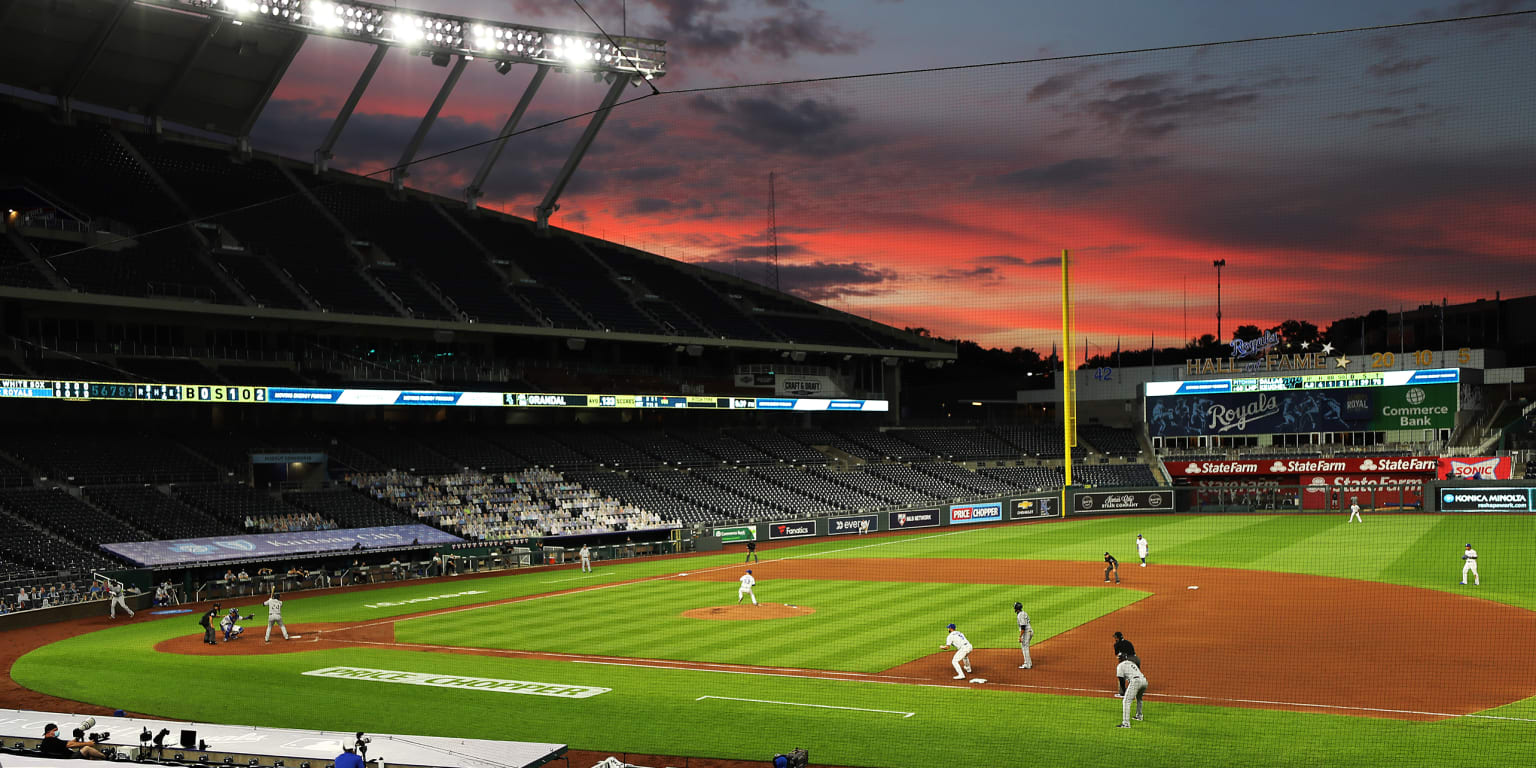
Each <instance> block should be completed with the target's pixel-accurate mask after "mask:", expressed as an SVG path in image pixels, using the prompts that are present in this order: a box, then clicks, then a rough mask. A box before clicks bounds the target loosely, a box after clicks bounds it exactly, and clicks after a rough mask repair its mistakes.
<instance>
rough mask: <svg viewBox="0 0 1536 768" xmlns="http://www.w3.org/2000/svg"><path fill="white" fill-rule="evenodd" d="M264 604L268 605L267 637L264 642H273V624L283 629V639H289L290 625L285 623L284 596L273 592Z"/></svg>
mask: <svg viewBox="0 0 1536 768" xmlns="http://www.w3.org/2000/svg"><path fill="white" fill-rule="evenodd" d="M262 605H265V606H266V607H267V637H266V639H265V640H263V641H262V642H266V643H270V642H272V625H273V624H276V625H277V628H278V629H281V630H282V631H283V639H284V640H287V639H288V625H287V624H284V623H283V596H282V595H279V594H278V593H276V592H273V593H272V596H271V597H270V598H267V601H266V602H264V603H262Z"/></svg>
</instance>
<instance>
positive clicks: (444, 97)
mask: <svg viewBox="0 0 1536 768" xmlns="http://www.w3.org/2000/svg"><path fill="white" fill-rule="evenodd" d="M468 62H469V59H467V58H465V57H463V56H460V57H458V60H457V61H455V62H454V63H453V68H452V69H450V70H448V77H447V78H446V79H444V80H443V87H441V88H439V89H437V98H435V99H433V100H432V106H431V107H429V108H428V109H427V114H425V115H423V116H422V118H421V123H420V124H418V125H417V126H416V135H414V136H412V137H411V142H410V143H409V144H406V145H405V151H404V152H402V153H400V162H398V163H396V164H395V167H394V169H393V170H391V171H390V172H389V178H390V182H391V183H393V184H394V185H395V191H396V192H399V191H400V190H402V189H404V188H405V177H406V176H408V175H410V174H409V173H407V172H406V168H408V167H410V164H411V161H412V160H415V159H416V151H417V150H419V149H421V143H422V142H423V141H425V140H426V138H427V131H430V130H432V124H433V123H435V122H437V114H438V113H439V112H441V111H443V105H444V104H447V103H448V94H450V93H453V87H454V86H456V85H458V84H459V75H462V74H464V65H465V64H467V63H468Z"/></svg>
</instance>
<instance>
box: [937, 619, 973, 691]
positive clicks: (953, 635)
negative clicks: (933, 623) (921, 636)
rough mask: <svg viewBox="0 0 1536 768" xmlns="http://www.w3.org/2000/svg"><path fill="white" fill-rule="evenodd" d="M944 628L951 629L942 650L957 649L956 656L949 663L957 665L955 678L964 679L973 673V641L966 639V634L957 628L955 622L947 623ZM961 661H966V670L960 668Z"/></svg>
mask: <svg viewBox="0 0 1536 768" xmlns="http://www.w3.org/2000/svg"><path fill="white" fill-rule="evenodd" d="M944 628H945V629H947V630H949V636H948V637H946V638H944V645H943V646H941V647H940V650H944V651H947V650H949V649H950V648H954V649H955V657H954V658H953V659H950V660H949V663H950V664H953V665H954V667H955V679H956V680H964V679H965V676H966V675H969V674H970V673H971V641H969V640H967V639H965V634H964V633H962V632H961V631H960V630H958V629H955V625H953V624H949V625H946V626H945V627H944ZM961 662H964V663H965V670H964V671H961V669H960V664H961Z"/></svg>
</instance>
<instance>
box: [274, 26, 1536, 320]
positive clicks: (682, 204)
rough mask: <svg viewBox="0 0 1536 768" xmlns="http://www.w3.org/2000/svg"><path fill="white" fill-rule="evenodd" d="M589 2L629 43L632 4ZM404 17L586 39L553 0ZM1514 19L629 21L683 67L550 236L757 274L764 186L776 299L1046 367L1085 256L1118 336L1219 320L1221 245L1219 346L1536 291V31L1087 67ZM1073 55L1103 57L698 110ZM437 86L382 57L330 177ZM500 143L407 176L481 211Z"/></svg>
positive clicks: (451, 117) (327, 100) (282, 140)
mask: <svg viewBox="0 0 1536 768" xmlns="http://www.w3.org/2000/svg"><path fill="white" fill-rule="evenodd" d="M584 5H586V7H587V9H588V10H589V11H591V12H592V14H593V15H594V17H596V19H597V21H598V22H599V23H600V24H602V25H603V26H604V28H605V29H607V30H608V31H609V32H610V33H614V34H617V33H619V32H620V31H621V26H622V24H623V22H622V21H621V0H585V2H584ZM402 6H406V7H413V8H423V9H431V10H442V11H450V12H454V13H461V14H464V15H470V16H478V17H484V18H489V19H496V20H506V21H520V22H523V23H531V24H536V25H541V26H548V27H560V28H569V29H574V30H591V29H592V25H591V23H590V22H588V21H587V20H586V18H585V17H584V16H582V14H581V12H580V11H579V10H578V9H577V8H576V6H575V5H574V3H571V2H568V1H562V0H540V1H539V2H534V1H533V0H523V1H522V2H505V1H500V2H492V1H490V0H437V1H436V2H428V1H427V0H411V1H410V2H402ZM1513 10H1536V0H1532V1H1531V2H1522V1H1519V0H1489V1H1487V2H1444V3H1440V4H1434V3H1430V2H1420V0H1355V1H1353V2H1347V3H1339V2H1318V1H1314V0H1298V1H1297V2H1289V3H1273V2H1252V1H1249V0H1241V1H1237V0H1228V1H1227V2H1221V1H1220V0H1184V1H1182V2H1171V1H1169V0H1084V1H1080V2H1075V3H1044V2H983V1H982V0H946V2H943V3H939V2H929V0H905V1H901V0H838V1H837V2H824V3H816V2H809V0H735V1H731V2H727V1H725V0H629V1H628V2H627V12H628V32H629V33H630V34H635V35H646V36H651V37H658V38H663V39H666V40H667V41H668V50H669V62H670V74H668V75H667V76H666V77H664V78H662V79H660V80H657V81H656V85H657V86H658V87H659V88H660V89H661V90H662V91H663V93H662V94H661V95H656V96H650V97H647V98H642V99H639V100H638V101H635V102H634V103H631V104H627V105H624V106H622V107H620V108H618V109H617V110H615V112H614V113H613V115H612V117H611V118H610V120H609V121H608V124H607V126H606V128H605V129H604V131H603V133H602V134H601V135H600V136H599V138H598V141H597V144H596V145H595V146H594V148H593V151H592V152H591V153H590V154H589V155H588V156H587V158H586V160H585V161H584V162H583V164H582V167H581V169H580V171H578V174H577V176H576V178H575V179H574V180H573V182H572V184H571V186H570V187H569V188H568V190H567V192H566V194H565V196H564V197H563V198H562V201H561V210H560V211H559V212H558V213H557V214H556V216H555V217H554V219H553V223H554V224H555V225H557V226H562V227H566V228H570V229H574V230H577V231H582V232H586V233H588V234H592V235H596V236H600V237H605V238H607V239H610V240H614V241H618V242H622V243H625V244H629V245H636V246H639V247H642V248H646V249H648V250H651V251H653V252H656V253H661V254H664V255H667V256H669V257H672V258H676V259H681V260H684V261H689V262H693V263H701V264H706V265H708V266H712V267H714V268H716V269H719V270H721V271H724V272H727V273H733V274H739V275H741V276H743V277H746V278H749V279H754V280H758V281H764V280H766V279H767V275H768V270H767V269H766V267H765V265H764V263H763V261H762V259H763V253H764V243H765V239H764V232H765V226H766V205H767V195H768V174H769V172H774V173H775V174H776V178H777V201H778V225H779V253H780V265H779V276H778V279H779V284H780V285H781V286H782V287H783V288H785V289H786V290H791V291H793V292H795V293H797V294H799V295H802V296H805V297H807V298H810V299H814V300H816V301H820V302H823V303H825V304H827V305H828V306H832V307H835V308H837V309H842V310H846V311H850V312H855V313H858V314H860V315H865V316H869V317H873V318H874V319H876V320H879V321H882V322H887V323H891V324H893V325H898V326H924V327H927V328H930V329H932V330H933V331H934V332H936V333H939V334H942V335H945V336H950V337H960V338H967V339H972V340H976V341H978V342H981V343H983V344H986V345H989V346H1003V347H1011V346H1014V345H1022V346H1026V347H1035V348H1038V349H1042V350H1043V349H1047V348H1049V346H1050V344H1051V340H1052V337H1053V336H1054V335H1055V334H1056V333H1057V332H1058V331H1057V329H1058V326H1059V320H1060V317H1059V308H1058V304H1057V297H1058V281H1059V272H1058V269H1057V266H1058V262H1057V254H1058V253H1059V252H1060V249H1062V248H1070V249H1071V250H1072V251H1073V253H1074V257H1075V260H1076V263H1077V265H1078V269H1077V272H1076V275H1075V282H1076V288H1075V290H1076V293H1077V295H1078V297H1079V299H1080V303H1079V306H1078V311H1077V322H1078V326H1079V328H1080V330H1081V331H1082V333H1083V334H1084V336H1085V338H1086V340H1087V341H1088V342H1089V343H1091V344H1095V345H1098V346H1100V347H1101V348H1112V347H1113V346H1114V344H1115V343H1116V340H1117V339H1119V340H1123V343H1124V344H1125V346H1126V347H1127V348H1131V347H1144V346H1146V344H1147V343H1148V341H1149V340H1150V338H1151V337H1152V335H1153V334H1156V336H1157V340H1158V342H1159V344H1160V345H1167V344H1176V343H1178V342H1179V340H1180V339H1183V338H1187V337H1189V336H1195V335H1198V334H1201V333H1211V332H1214V331H1215V271H1214V269H1213V268H1212V266H1211V261H1212V260H1213V259H1218V258H1224V259H1226V260H1227V262H1228V266H1227V267H1226V269H1225V270H1224V272H1223V281H1222V282H1223V286H1222V292H1223V312H1224V315H1225V320H1224V323H1223V326H1224V329H1225V330H1226V331H1227V333H1228V335H1230V330H1231V329H1232V328H1234V327H1236V326H1237V325H1238V324H1241V323H1255V324H1259V325H1262V326H1269V325H1274V324H1277V323H1278V322H1279V321H1281V320H1283V319H1286V318H1289V317H1296V318H1303V319H1311V320H1315V321H1319V322H1326V321H1327V320H1330V319H1333V318H1335V317H1339V316H1343V315H1348V314H1358V313H1361V312H1365V311H1368V310H1370V309H1374V308H1387V309H1390V310H1394V311H1395V310H1396V309H1397V308H1398V307H1399V306H1406V307H1407V308H1410V309H1411V308H1414V307H1417V306H1418V305H1420V304H1425V303H1430V302H1438V301H1439V300H1440V299H1441V298H1442V297H1444V298H1448V299H1449V300H1450V301H1452V302H1456V301H1465V300H1473V299H1476V298H1478V297H1485V296H1486V297H1490V298H1491V297H1492V296H1493V294H1494V291H1496V290H1498V291H1502V292H1503V295H1504V296H1517V295H1527V294H1531V293H1536V131H1532V130H1531V128H1530V126H1532V125H1536V78H1532V77H1531V73H1532V72H1533V71H1536V14H1533V15H1529V16H1517V17H1512V18H1502V19H1492V20H1484V21H1474V22H1458V23H1453V24H1439V25H1428V26H1418V27H1410V28H1401V29H1395V30H1387V31H1373V32H1363V33H1348V34H1341V35H1329V36H1314V37H1306V38H1298V39H1288V40H1280V41H1267V42H1253V43H1243V44H1238V45H1221V46H1203V47H1198V48H1184V49H1178V50H1167V51H1155V52H1146V53H1127V54H1113V55H1103V56H1083V55H1086V54H1101V53H1111V54H1112V53H1113V52H1115V51H1121V50H1129V49H1147V48H1158V47H1164V46H1181V45H1189V44H1197V43H1209V42H1215V41H1224V40H1231V39H1237V38H1251V37H1261V36H1273V35H1284V34H1293V33H1303V32H1315V31H1325V30H1335V29H1344V28H1353V27H1361V26H1371V25H1381V24H1395V23H1402V22H1412V21H1422V20H1429V19H1443V18H1451V17H1456V16H1463V15H1476V14H1484V13H1496V12H1505V11H1513ZM369 52H370V51H369V50H368V48H367V47H366V46H361V45H357V44H352V43H346V42H339V41H327V40H311V41H310V42H309V43H307V44H306V46H305V48H304V50H303V51H302V52H301V53H300V54H299V56H298V58H297V59H296V60H295V62H294V65H293V68H292V70H291V71H290V72H289V74H288V76H287V78H286V79H285V80H284V82H283V83H282V85H281V86H280V87H279V89H278V91H277V93H276V94H275V95H274V97H273V100H272V102H271V104H270V105H269V107H268V109H267V112H266V113H265V114H264V116H263V118H262V120H261V122H260V124H259V125H258V127H257V130H256V140H257V142H258V146H260V147H261V148H263V149H266V150H269V151H274V152H278V153H280V154H285V155H290V156H294V157H300V158H308V157H309V156H310V154H311V152H312V150H313V148H314V147H315V146H316V145H317V144H318V143H319V139H320V137H321V136H322V135H323V134H324V132H325V130H326V128H327V127H328V125H329V121H330V120H331V118H332V117H333V116H334V115H335V113H336V110H337V108H338V107H339V105H340V103H341V101H342V100H343V99H344V98H345V96H346V94H347V91H348V89H349V88H350V86H351V83H352V81H353V80H354V79H355V78H356V76H357V74H358V72H359V71H360V70H361V68H362V66H363V64H364V63H365V62H366V60H367V57H368V54H369ZM1070 56H1083V57H1081V58H1068V59H1060V60H1053V61H1039V62H1035V63H1022V64H1008V65H1000V66H986V67H974V68H966V69H957V70H949V71H941V72H929V73H921V74H905V75H893V76H882V77H868V78H856V79H844V80H833V81H829V82H821V83H812V84H794V85H783V86H766V87H742V88H735V89H726V90H695V89H710V88H713V87H716V86H725V85H742V84H753V83H761V82H767V81H782V80H791V79H797V78H822V77H832V76H844V75H859V74H865V73H876V72H883V71H890V70H910V69H919V68H934V67H958V66H965V65H975V64H988V63H992V62H1000V61H1021V60H1030V59H1045V58H1056V57H1070ZM532 71H533V70H532V68H531V67H519V68H516V69H514V70H513V71H512V73H510V74H509V75H507V76H505V77H503V76H498V75H497V74H496V73H495V72H493V71H492V70H491V68H490V66H489V65H488V64H484V65H482V64H481V63H480V62H475V63H473V64H472V65H471V66H470V67H469V69H468V70H467V71H466V73H465V75H464V77H463V79H462V80H461V81H460V83H459V86H458V89H457V90H456V91H455V93H454V95H453V97H452V98H451V99H450V101H449V102H448V105H447V107H446V109H445V110H444V117H443V118H442V119H440V120H439V122H438V123H437V125H436V126H435V127H434V128H433V131H432V133H431V134H430V136H429V138H428V140H427V145H426V147H425V148H424V150H423V154H431V153H435V152H440V151H444V150H449V149H452V148H455V147H459V146H463V145H466V144H470V143H473V142H478V141H483V140H485V139H487V138H490V137H491V136H493V135H494V134H495V133H496V131H497V130H499V129H500V127H501V124H502V121H503V120H504V119H505V118H506V115H507V113H508V112H509V111H510V109H511V107H512V106H513V104H514V103H515V101H516V99H517V97H518V96H519V94H520V93H521V90H522V87H523V85H524V84H525V83H526V82H527V79H528V77H529V76H530V75H531V74H532ZM446 73H447V70H445V69H442V68H438V67H433V66H432V65H431V64H430V63H429V62H427V60H426V59H423V58H421V57H416V56H409V55H405V54H404V53H403V52H402V51H398V50H397V51H393V52H392V53H391V54H390V55H389V57H388V58H387V59H386V62H385V65H384V67H383V68H382V69H381V71H380V74H379V76H378V77H377V78H376V79H375V81H374V85H373V87H372V88H371V89H370V91H369V92H368V94H367V95H366V96H365V98H364V100H363V102H362V103H361V105H360V107H359V110H358V113H357V114H356V115H355V116H354V118H353V120H352V122H351V123H350V124H349V125H348V127H347V130H346V132H345V134H344V135H343V136H342V139H341V143H340V146H339V147H338V149H337V162H336V165H337V166H338V167H341V168H345V169H348V170H354V171H360V172H370V171H375V170H377V169H379V168H383V167H387V166H389V165H392V164H393V163H394V162H395V161H396V159H397V158H398V157H399V154H400V150H401V147H402V146H403V145H404V144H405V142H406V140H407V139H408V138H409V135H410V133H411V131H412V130H413V129H414V127H415V124H416V120H417V117H418V116H419V115H420V114H421V113H422V112H423V111H425V109H426V107H427V105H428V103H429V102H430V101H431V99H432V97H433V95H434V94H435V92H436V90H437V88H438V86H439V84H440V83H441V81H442V78H443V77H444V76H445V75H446ZM604 88H605V86H603V85H601V84H598V83H594V82H593V78H592V77H591V75H589V74H585V73H579V72H578V73H567V74H554V75H551V77H550V78H549V79H548V80H547V81H546V83H545V86H544V88H543V90H542V91H541V92H540V94H539V97H538V98H537V99H536V101H535V102H534V106H533V109H532V111H531V112H530V115H529V116H528V117H527V118H526V119H525V120H524V122H523V125H522V127H524V128H527V127H530V126H534V125H538V124H542V123H546V122H549V121H552V120H557V119H559V118H562V117H565V116H568V115H571V114H573V113H579V112H582V111H585V110H588V109H591V108H593V107H595V106H596V105H597V103H598V101H599V100H600V98H601V96H602V92H603V90H604ZM681 91H688V92H681ZM648 92H649V89H647V88H644V87H642V88H637V89H630V90H629V91H628V96H627V98H628V97H640V96H644V95H645V94H646V93H648ZM581 125H582V123H581V122H580V121H576V122H571V123H566V124H563V125H560V126H556V127H552V128H548V129H542V130H538V131H534V132H531V133H528V134H525V135H521V136H518V137H516V138H514V139H513V140H512V141H511V142H509V144H508V147H507V151H506V152H505V153H504V155H503V157H502V160H501V163H500V165H499V166H498V170H497V172H496V174H495V175H494V176H493V179H492V182H491V184H490V185H489V188H488V190H487V197H486V199H485V201H484V204H486V205H488V206H491V207H495V208H497V209H504V210H506V211H508V212H510V213H514V214H517V215H520V216H526V217H529V218H531V217H532V215H533V209H534V206H535V205H537V203H538V200H539V199H540V198H541V197H542V193H543V190H544V188H545V187H546V186H547V184H548V182H549V179H550V178H551V177H552V176H553V175H554V173H555V171H556V170H557V169H558V168H559V166H560V165H561V164H562V163H563V162H564V159H565V152H566V149H567V148H568V147H569V146H570V144H571V143H572V141H573V140H574V137H575V135H576V134H577V133H578V132H579V131H580V128H581ZM484 151H485V150H484V149H472V150H468V151H465V152H460V153H456V154H453V155H450V156H448V157H446V158H443V159H441V160H436V161H432V162H429V163H424V164H422V165H420V166H417V167H415V168H413V169H412V171H411V179H410V182H409V183H411V184H412V185H413V186H418V187H422V188H425V189H430V190H433V191H435V192H440V193H443V194H447V195H450V196H454V197H462V192H463V189H464V187H465V186H466V185H467V183H468V180H469V178H470V176H472V175H473V173H474V171H475V168H476V167H477V165H478V163H479V161H480V159H481V158H482V157H483V154H484ZM1186 308H1187V309H1186Z"/></svg>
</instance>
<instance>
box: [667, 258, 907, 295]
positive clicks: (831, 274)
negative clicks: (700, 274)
mask: <svg viewBox="0 0 1536 768" xmlns="http://www.w3.org/2000/svg"><path fill="white" fill-rule="evenodd" d="M694 263H695V264H697V265H698V266H701V267H706V268H709V269H713V270H715V271H716V272H723V273H725V274H728V275H735V274H742V275H750V276H755V275H762V274H764V272H765V271H766V263H765V262H764V261H761V260H756V259H741V260H731V261H701V262H694ZM778 276H779V286H780V287H781V288H782V289H783V290H784V291H786V292H788V293H792V294H795V295H796V296H799V297H801V298H803V299H807V300H810V301H828V300H831V299H837V298H840V297H844V296H876V295H879V294H882V293H887V292H889V291H890V290H891V287H887V286H885V285H884V284H886V283H889V282H891V281H894V280H896V278H897V277H898V275H897V273H896V272H895V271H894V270H889V269H881V268H879V267H876V266H875V265H873V264H868V263H864V262H845V263H828V262H822V261H817V262H812V263H810V264H780V265H779V268H778ZM748 279H752V278H750V277H749V278H748Z"/></svg>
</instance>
